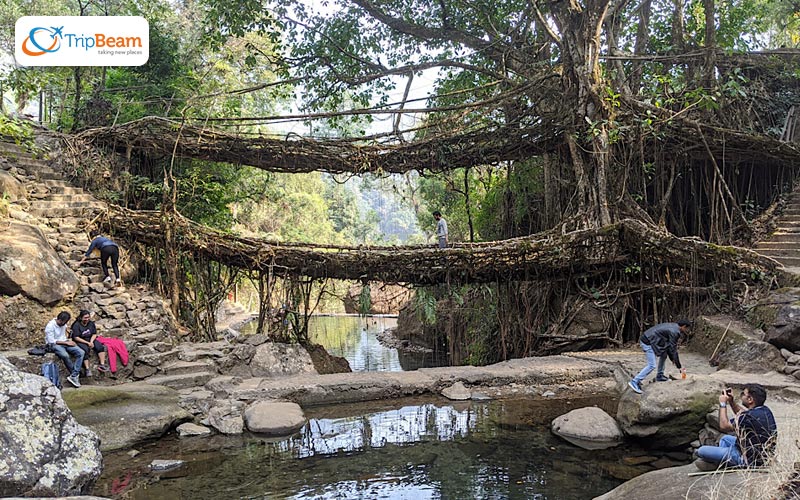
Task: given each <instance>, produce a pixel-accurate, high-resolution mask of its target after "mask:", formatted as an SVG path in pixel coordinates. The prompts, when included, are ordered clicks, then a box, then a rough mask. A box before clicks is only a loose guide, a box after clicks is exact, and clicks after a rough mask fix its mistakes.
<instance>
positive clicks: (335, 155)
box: [74, 117, 558, 174]
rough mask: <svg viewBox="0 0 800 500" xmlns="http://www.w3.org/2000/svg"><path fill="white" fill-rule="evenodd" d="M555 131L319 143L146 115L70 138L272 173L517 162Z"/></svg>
mask: <svg viewBox="0 0 800 500" xmlns="http://www.w3.org/2000/svg"><path fill="white" fill-rule="evenodd" d="M557 132H558V131H557V130H554V131H551V132H549V133H548V135H547V136H543V135H541V134H542V127H539V128H536V129H521V128H513V127H507V128H503V129H500V130H488V129H487V130H482V131H474V132H464V133H462V134H458V135H452V136H448V137H437V138H435V139H428V140H422V141H416V142H414V143H405V144H383V145H381V144H363V143H359V142H356V141H353V140H326V141H318V140H313V139H303V138H300V137H296V138H286V139H276V138H268V137H243V136H238V135H234V134H230V133H227V132H223V131H220V130H214V129H209V128H200V127H195V126H191V125H185V124H184V125H182V124H181V123H179V122H175V121H172V120H168V119H166V118H159V117H147V118H142V119H140V120H135V121H132V122H129V123H125V124H123V125H117V126H114V127H103V128H95V129H90V130H87V131H85V132H82V133H80V134H78V135H77V136H75V137H74V140H79V141H85V142H87V143H88V142H91V143H95V144H102V145H105V146H110V147H112V148H113V149H115V150H117V151H119V152H122V153H125V154H129V153H130V152H131V150H133V149H136V150H137V151H140V152H142V153H144V154H146V155H148V156H151V157H152V156H162V157H171V156H173V155H175V156H178V157H181V158H193V159H198V160H207V161H215V162H223V163H230V164H233V165H250V166H252V167H256V168H260V169H262V170H267V171H271V172H284V173H305V172H315V171H322V172H330V173H334V174H336V173H350V174H359V173H364V172H381V171H382V172H391V173H403V172H408V171H411V170H430V171H442V170H450V169H454V168H459V167H470V166H472V165H474V164H475V163H476V158H480V163H482V164H491V163H497V162H500V161H504V160H521V159H525V158H529V157H531V156H535V155H538V154H541V153H542V152H544V151H546V150H547V149H550V148H551V147H552V146H547V143H548V142H554V138H555V136H556V135H557Z"/></svg>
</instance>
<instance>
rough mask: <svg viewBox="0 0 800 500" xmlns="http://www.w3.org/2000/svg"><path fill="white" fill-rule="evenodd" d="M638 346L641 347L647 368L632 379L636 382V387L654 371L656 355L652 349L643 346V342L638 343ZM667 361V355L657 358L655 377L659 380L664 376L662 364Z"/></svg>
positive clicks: (646, 345) (645, 345)
mask: <svg viewBox="0 0 800 500" xmlns="http://www.w3.org/2000/svg"><path fill="white" fill-rule="evenodd" d="M639 345H640V346H642V350H643V351H644V355H645V357H646V358H647V366H645V367H644V368H642V371H640V372H639V374H638V375H636V376H635V377H633V381H634V382H636V384H637V385H640V384H641V383H642V380H644V379H645V377H647V376H648V375H650V372H651V371H653V370H655V368H656V353H655V352H653V347H652V346H650V345H648V344H645V343H644V342H639ZM666 361H667V355H666V354H664V355H662V356H659V357H658V371H657V372H656V377H657V378H661V377H663V376H664V363H666Z"/></svg>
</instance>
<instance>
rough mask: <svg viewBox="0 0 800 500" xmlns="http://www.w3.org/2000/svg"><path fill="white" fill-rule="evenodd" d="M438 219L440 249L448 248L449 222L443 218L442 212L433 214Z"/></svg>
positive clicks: (437, 235) (437, 231) (437, 229)
mask: <svg viewBox="0 0 800 500" xmlns="http://www.w3.org/2000/svg"><path fill="white" fill-rule="evenodd" d="M433 218H434V219H436V237H437V238H438V239H439V248H447V234H448V233H447V221H446V220H444V218H443V217H442V212H440V211H438V210H437V211H435V212H433Z"/></svg>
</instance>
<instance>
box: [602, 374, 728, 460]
mask: <svg viewBox="0 0 800 500" xmlns="http://www.w3.org/2000/svg"><path fill="white" fill-rule="evenodd" d="M722 389H723V386H722V383H721V382H717V381H715V380H712V379H709V378H700V377H689V378H688V379H686V380H674V381H671V382H661V383H655V384H649V385H648V386H647V388H646V390H645V391H644V393H643V394H641V395H639V394H636V393H634V392H633V391H626V392H625V393H624V394H623V395H622V398H621V399H620V402H619V407H618V408H617V422H619V425H620V427H622V430H623V432H625V434H627V435H629V436H633V437H636V438H642V440H643V442H644V443H645V444H647V445H648V446H651V447H654V448H669V449H676V448H680V447H685V446H687V445H688V444H689V443H691V442H692V441H694V440H695V439H697V435H698V432H700V430H701V429H703V427H704V425H705V422H706V413H708V412H709V411H710V410H712V409H713V408H714V407H715V405H716V404H717V403H718V396H719V394H720V393H721V392H722Z"/></svg>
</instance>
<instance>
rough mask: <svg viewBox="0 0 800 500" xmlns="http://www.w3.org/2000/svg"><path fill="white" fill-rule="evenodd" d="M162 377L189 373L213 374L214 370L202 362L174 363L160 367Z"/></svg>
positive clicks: (210, 365) (208, 364) (211, 366)
mask: <svg viewBox="0 0 800 500" xmlns="http://www.w3.org/2000/svg"><path fill="white" fill-rule="evenodd" d="M160 369H161V372H163V373H164V375H186V374H189V373H204V372H215V371H216V368H214V366H213V365H212V364H210V363H204V362H202V361H174V362H172V363H168V364H165V365H161V368H160Z"/></svg>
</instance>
